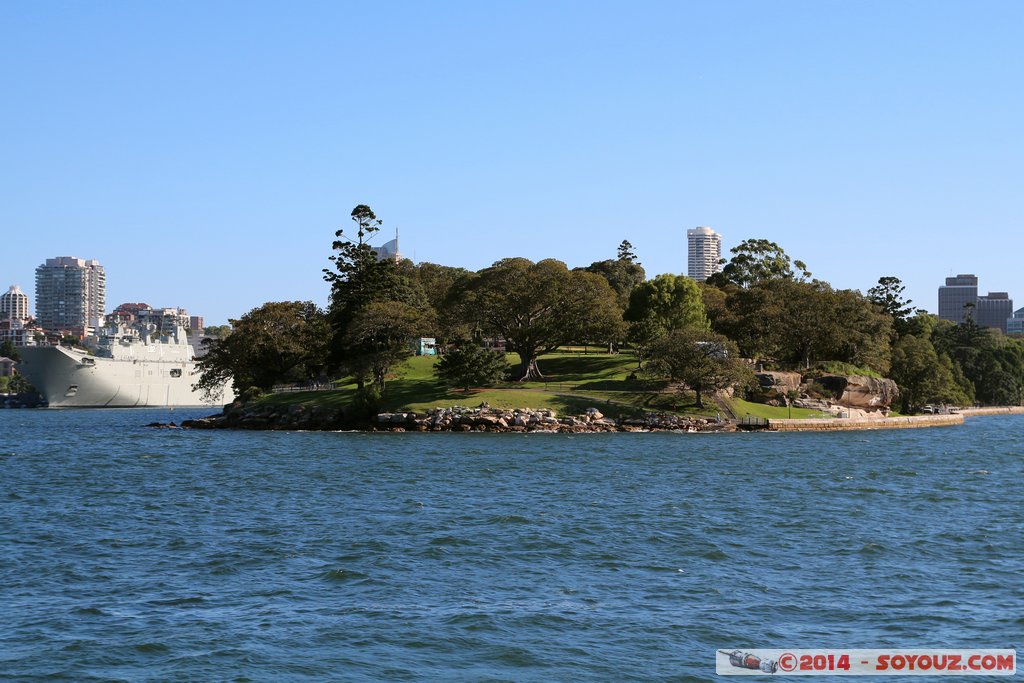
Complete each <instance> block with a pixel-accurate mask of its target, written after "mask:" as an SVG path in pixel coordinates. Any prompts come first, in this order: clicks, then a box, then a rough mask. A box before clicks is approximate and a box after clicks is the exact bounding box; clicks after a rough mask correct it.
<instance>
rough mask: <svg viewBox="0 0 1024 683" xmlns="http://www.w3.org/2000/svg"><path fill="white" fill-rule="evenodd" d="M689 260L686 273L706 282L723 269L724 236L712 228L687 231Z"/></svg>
mask: <svg viewBox="0 0 1024 683" xmlns="http://www.w3.org/2000/svg"><path fill="white" fill-rule="evenodd" d="M686 241H687V243H688V246H689V261H688V265H687V271H686V274H687V275H689V276H690V277H691V278H693V279H694V280H696V281H698V282H704V281H705V280H707V279H708V278H709V277H711V276H712V275H714V274H715V273H717V272H718V271H719V270H721V267H720V265H719V263H718V262H719V261H720V260H721V258H722V236H721V235H719V234H718V233H717V232H715V231H714V230H712V229H711V228H706V227H699V228H693V229H691V230H687V231H686Z"/></svg>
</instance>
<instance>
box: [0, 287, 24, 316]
mask: <svg viewBox="0 0 1024 683" xmlns="http://www.w3.org/2000/svg"><path fill="white" fill-rule="evenodd" d="M0 320H28V296H27V295H26V294H25V292H23V291H21V288H20V287H18V285H11V288H10V289H9V290H7V291H6V292H5V293H3V294H0Z"/></svg>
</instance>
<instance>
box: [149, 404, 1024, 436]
mask: <svg viewBox="0 0 1024 683" xmlns="http://www.w3.org/2000/svg"><path fill="white" fill-rule="evenodd" d="M1021 413H1024V407H1020V406H1013V407H992V408H973V409H963V411H962V413H959V414H955V415H915V416H903V417H883V416H881V415H875V416H872V417H866V418H862V417H852V418H849V417H840V418H815V419H773V420H763V421H759V422H756V423H754V424H744V423H739V422H736V421H718V420H716V419H708V418H701V417H682V416H678V415H666V414H664V413H659V414H646V415H642V416H636V417H625V418H622V419H612V418H609V417H606V416H605V415H603V414H602V413H601V411H600V410H599V409H597V408H588V409H587V411H586V412H585V413H584V414H582V415H572V416H561V417H559V416H558V415H557V414H556V413H555V411H553V410H550V409H531V408H515V409H511V408H491V407H490V406H487V405H486V404H485V405H481V406H479V407H476V408H467V407H461V406H453V407H451V408H440V407H439V408H432V409H430V410H427V411H426V412H424V413H416V412H391V413H380V414H378V415H377V416H376V418H375V419H374V420H373V421H372V422H370V423H365V422H363V423H360V422H355V421H353V420H352V419H351V418H350V417H348V416H346V415H345V412H344V410H342V409H340V408H330V407H326V406H306V405H302V404H296V405H291V406H253V407H249V406H243V405H239V404H234V405H231V406H228V407H227V408H226V409H225V410H224V412H223V413H221V414H219V415H211V416H209V417H203V418H199V419H196V420H185V421H184V422H182V423H181V427H182V428H184V429H243V430H269V431H365V432H499V433H516V432H519V433H524V432H541V433H544V432H546V433H560V434H580V433H588V432H591V433H596V432H735V431H737V430H740V429H756V430H759V431H772V432H797V431H820V432H827V431H840V430H853V429H906V428H914V427H940V426H953V425H959V424H963V420H964V416H967V417H972V416H975V415H1006V414H1021ZM147 426H149V427H153V428H176V427H177V426H178V425H175V424H174V423H158V422H154V423H152V424H149V425H147Z"/></svg>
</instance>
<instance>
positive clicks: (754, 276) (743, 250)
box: [708, 239, 811, 287]
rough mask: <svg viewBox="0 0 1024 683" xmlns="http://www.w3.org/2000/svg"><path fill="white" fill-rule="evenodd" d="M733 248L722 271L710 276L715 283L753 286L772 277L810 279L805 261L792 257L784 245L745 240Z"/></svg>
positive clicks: (774, 278) (776, 278)
mask: <svg viewBox="0 0 1024 683" xmlns="http://www.w3.org/2000/svg"><path fill="white" fill-rule="evenodd" d="M729 251H730V253H732V255H733V257H732V258H731V259H729V262H728V263H726V264H725V266H724V267H723V268H722V270H721V272H718V273H715V274H714V275H712V276H711V277H709V278H708V282H710V283H711V284H713V285H716V286H719V287H721V286H724V285H727V284H734V285H736V286H738V287H750V286H752V285H756V284H758V283H761V282H765V281H768V280H778V279H784V280H793V279H801V280H806V279H809V278H810V277H811V274H810V273H809V272H808V271H807V266H805V265H804V264H803V262H802V261H791V260H790V258H789V255H787V254H786V252H785V251H783V249H782V247H780V246H779V245H778V244H776V243H775V242H770V241H768V240H766V239H748V240H744V241H742V242H740V244H739V245H738V246H735V247H733V248H732V249H730V250H729ZM794 266H795V267H796V269H797V271H798V272H796V273H794V271H793V267H794Z"/></svg>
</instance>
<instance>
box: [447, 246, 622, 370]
mask: <svg viewBox="0 0 1024 683" xmlns="http://www.w3.org/2000/svg"><path fill="white" fill-rule="evenodd" d="M455 297H456V299H457V300H458V305H459V309H460V311H461V312H462V316H463V318H464V319H465V320H466V321H467V322H468V323H470V324H471V325H473V326H475V327H476V328H477V329H478V330H479V331H480V332H482V333H484V334H495V335H500V336H502V337H504V338H505V340H506V342H507V343H508V344H509V345H510V346H511V348H512V350H513V351H515V352H516V353H517V354H519V358H520V364H519V375H520V379H521V380H537V379H543V377H544V376H543V374H541V371H540V368H539V367H537V357H538V356H539V355H541V354H543V353H547V352H550V351H553V350H555V349H556V348H558V347H559V346H561V345H563V344H568V343H571V342H574V341H578V340H580V339H585V338H586V337H588V336H594V335H596V330H595V325H596V324H597V323H598V322H599V321H600V320H601V319H602V318H606V312H607V310H608V308H609V307H612V306H615V292H614V291H613V290H612V288H611V287H610V286H609V285H608V283H607V282H606V281H605V280H604V279H603V278H600V277H596V276H594V275H592V274H589V273H582V272H578V271H577V272H570V271H569V269H568V268H566V266H565V264H564V263H562V262H561V261H556V260H554V259H545V260H543V261H539V262H537V263H534V262H532V261H530V260H528V259H525V258H508V259H502V260H501V261H498V262H496V263H495V264H494V265H493V266H491V267H490V268H485V269H483V270H481V271H480V272H479V273H477V274H476V276H474V277H473V278H468V279H467V280H466V281H465V282H463V283H461V286H460V289H459V291H458V292H457V293H456V294H455ZM601 336H604V335H601ZM606 338H607V337H606Z"/></svg>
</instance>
